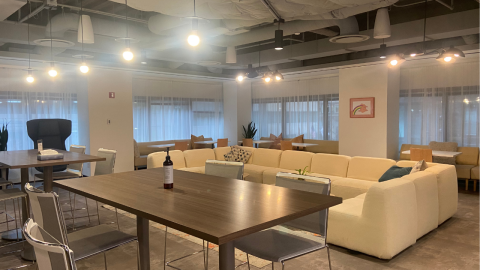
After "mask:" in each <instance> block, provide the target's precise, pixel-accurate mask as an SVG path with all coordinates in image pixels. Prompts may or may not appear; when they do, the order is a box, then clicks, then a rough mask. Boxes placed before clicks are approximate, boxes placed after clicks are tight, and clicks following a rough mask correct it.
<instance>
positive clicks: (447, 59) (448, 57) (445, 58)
mask: <svg viewBox="0 0 480 270" xmlns="http://www.w3.org/2000/svg"><path fill="white" fill-rule="evenodd" d="M437 60H438V61H440V62H444V63H454V62H455V61H456V60H457V59H456V57H455V55H454V54H453V53H452V52H448V50H447V51H446V50H442V52H441V53H440V54H439V55H438V57H437Z"/></svg>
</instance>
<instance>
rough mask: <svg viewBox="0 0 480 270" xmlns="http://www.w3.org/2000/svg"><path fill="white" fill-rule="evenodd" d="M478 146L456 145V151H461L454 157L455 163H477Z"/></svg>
mask: <svg viewBox="0 0 480 270" xmlns="http://www.w3.org/2000/svg"><path fill="white" fill-rule="evenodd" d="M478 151H479V149H478V147H458V148H457V152H462V153H461V154H460V155H458V156H457V157H456V163H457V164H460V165H473V166H475V165H477V164H478Z"/></svg>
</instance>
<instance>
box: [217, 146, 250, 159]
mask: <svg viewBox="0 0 480 270" xmlns="http://www.w3.org/2000/svg"><path fill="white" fill-rule="evenodd" d="M223 156H224V157H225V161H235V162H242V163H247V162H248V160H249V159H250V157H251V156H252V152H250V151H247V150H245V149H243V148H241V147H240V146H238V145H234V146H232V148H231V151H230V152H228V153H226V154H225V155H223Z"/></svg>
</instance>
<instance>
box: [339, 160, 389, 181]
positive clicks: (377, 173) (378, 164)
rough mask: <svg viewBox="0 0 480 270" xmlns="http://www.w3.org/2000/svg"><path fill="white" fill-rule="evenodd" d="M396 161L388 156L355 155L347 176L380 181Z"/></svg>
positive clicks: (349, 165)
mask: <svg viewBox="0 0 480 270" xmlns="http://www.w3.org/2000/svg"><path fill="white" fill-rule="evenodd" d="M395 164H396V162H395V161H394V160H392V159H386V158H371V157H353V158H352V159H351V160H350V162H349V164H348V171H347V177H348V178H354V179H361V180H369V181H375V182H378V179H380V177H381V176H382V175H383V174H384V173H385V172H386V171H387V170H388V169H389V168H390V167H392V166H393V165H395Z"/></svg>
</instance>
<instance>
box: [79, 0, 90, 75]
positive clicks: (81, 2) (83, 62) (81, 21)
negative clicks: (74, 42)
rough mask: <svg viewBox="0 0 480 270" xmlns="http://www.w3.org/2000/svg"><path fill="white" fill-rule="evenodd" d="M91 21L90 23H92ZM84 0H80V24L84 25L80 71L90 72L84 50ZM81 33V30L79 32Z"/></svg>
mask: <svg viewBox="0 0 480 270" xmlns="http://www.w3.org/2000/svg"><path fill="white" fill-rule="evenodd" d="M91 23H92V22H91V21H90V25H91ZM83 25H84V24H83V0H80V26H81V27H82V29H81V34H82V64H81V65H80V72H82V73H84V74H85V73H88V71H89V70H90V68H88V66H87V64H86V63H85V56H84V50H83V41H84V40H83ZM79 33H80V32H79Z"/></svg>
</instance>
